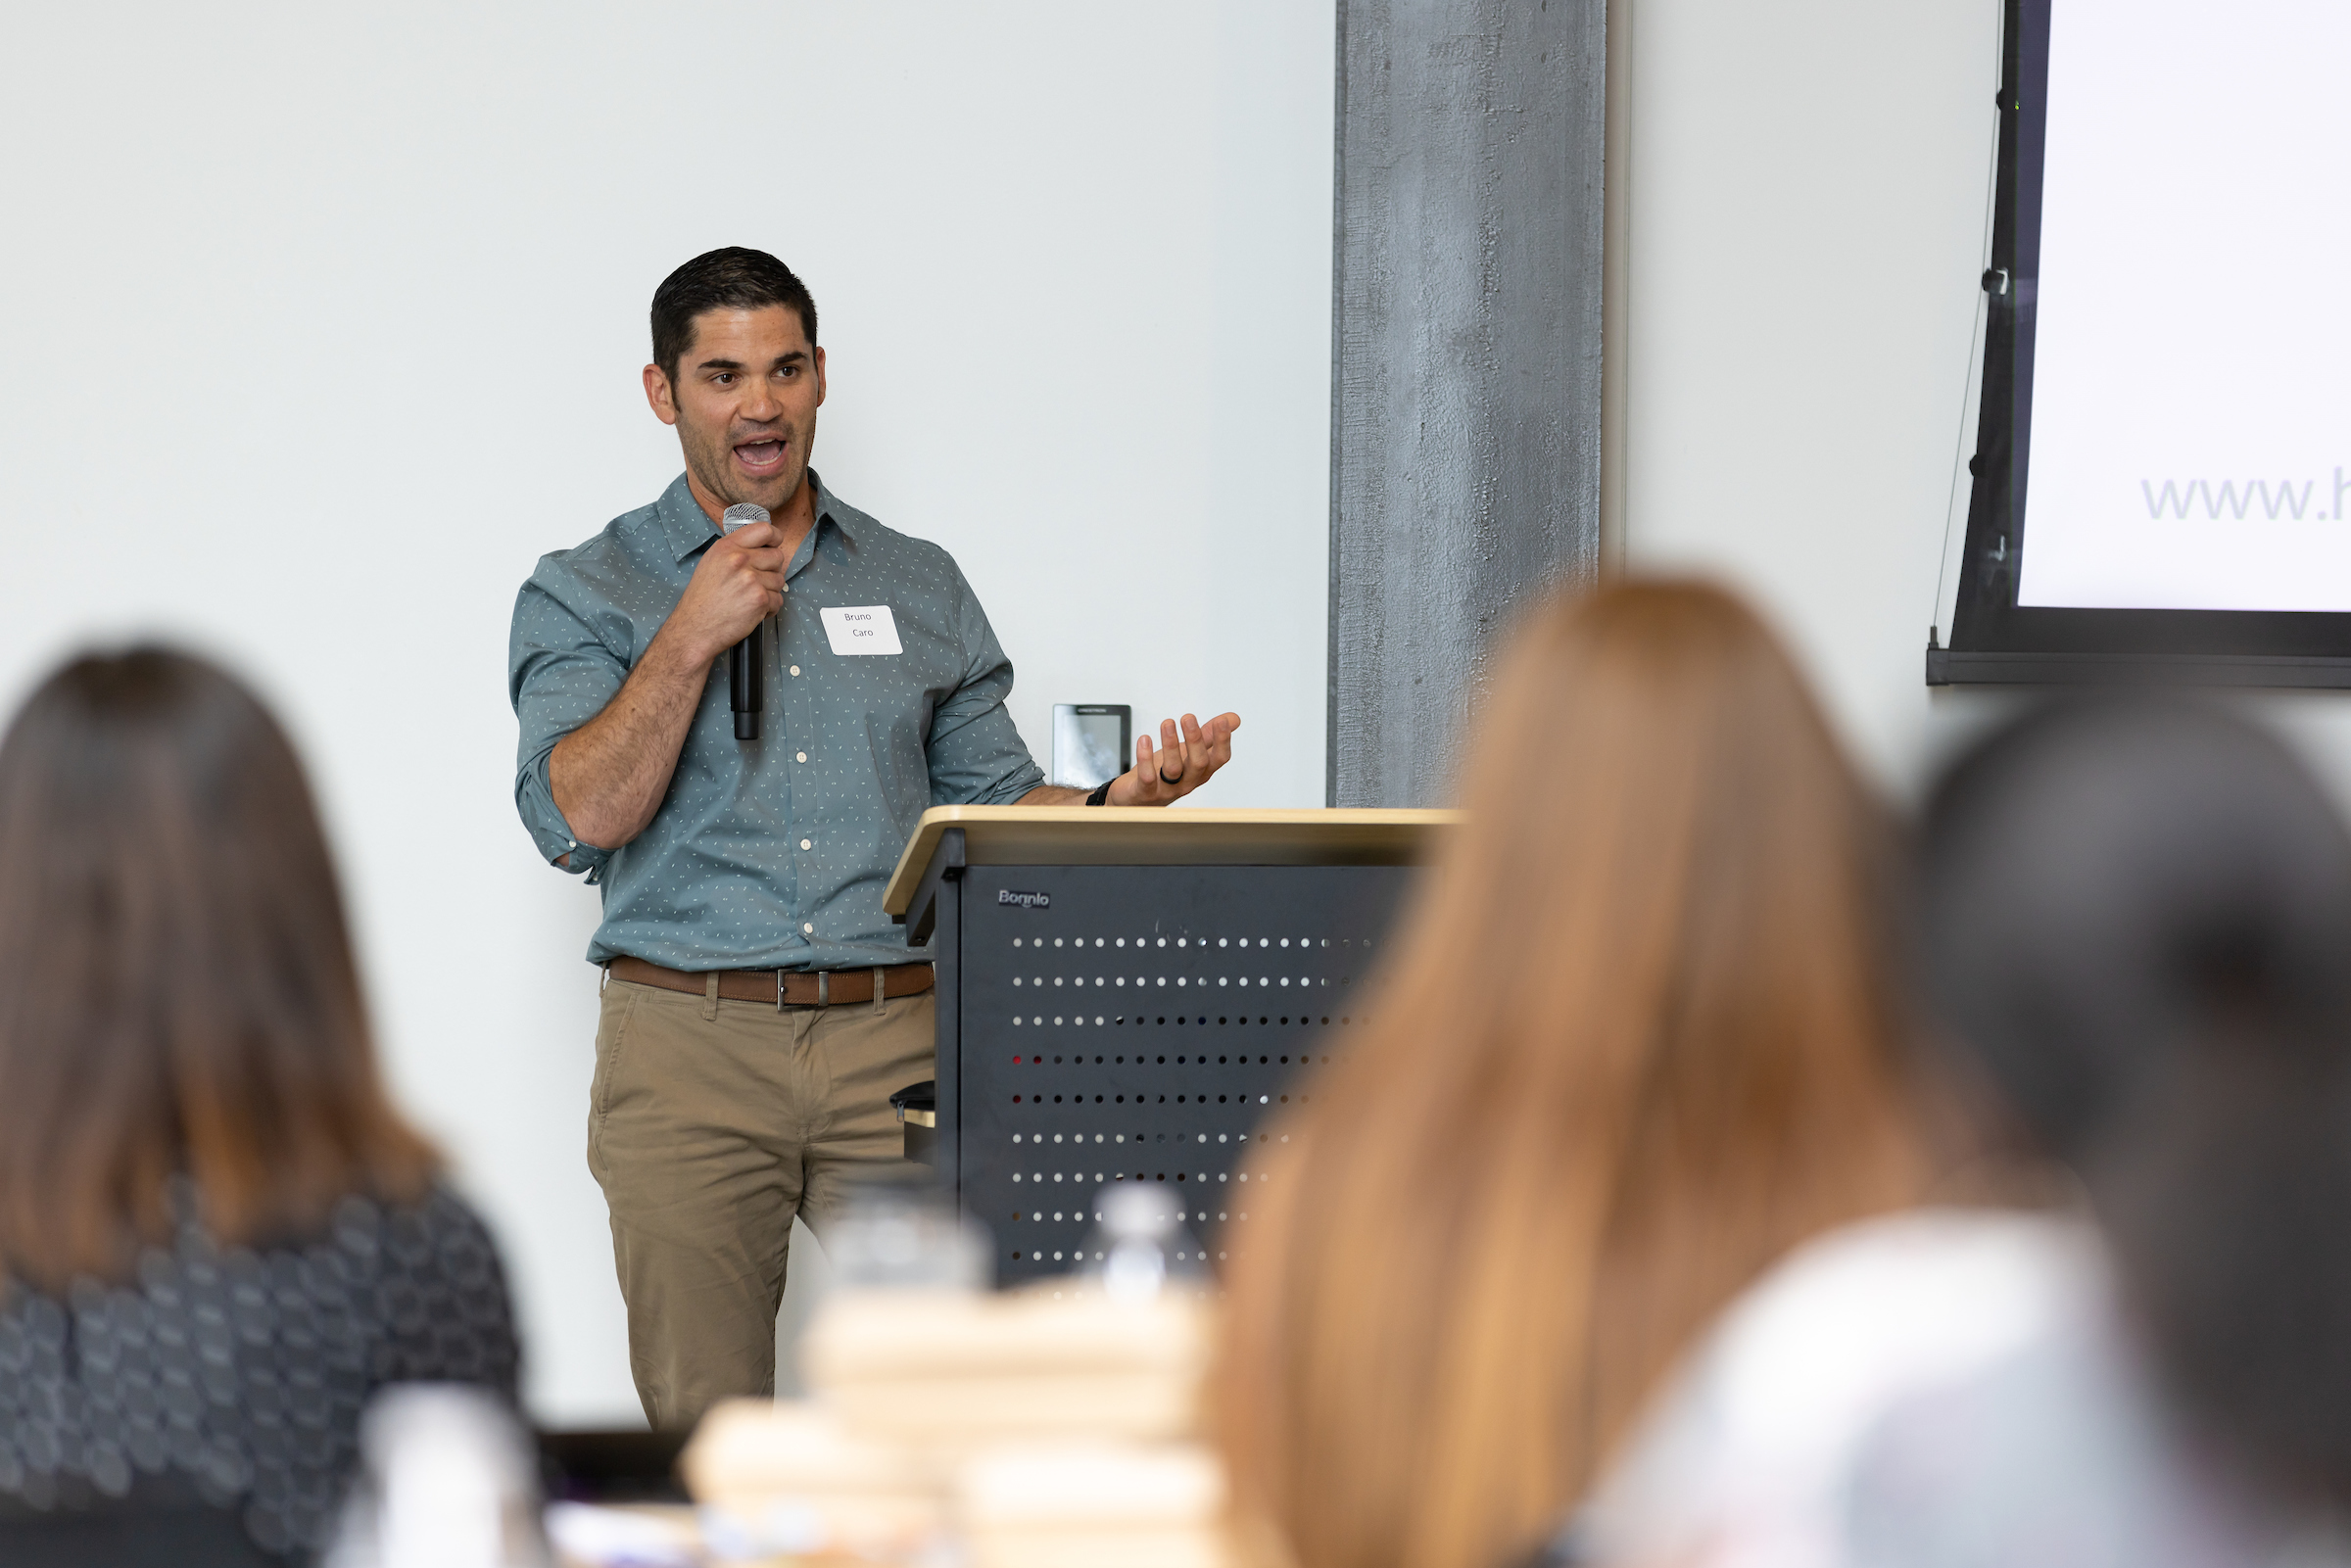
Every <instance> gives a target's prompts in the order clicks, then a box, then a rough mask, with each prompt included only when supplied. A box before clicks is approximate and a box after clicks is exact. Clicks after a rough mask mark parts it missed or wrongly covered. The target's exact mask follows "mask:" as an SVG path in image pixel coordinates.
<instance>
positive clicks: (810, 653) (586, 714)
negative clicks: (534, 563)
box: [506, 469, 1044, 970]
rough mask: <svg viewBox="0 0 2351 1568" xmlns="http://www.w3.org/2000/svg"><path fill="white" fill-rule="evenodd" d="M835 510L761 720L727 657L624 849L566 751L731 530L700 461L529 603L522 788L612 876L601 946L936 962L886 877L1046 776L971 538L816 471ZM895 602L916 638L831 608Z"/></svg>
mask: <svg viewBox="0 0 2351 1568" xmlns="http://www.w3.org/2000/svg"><path fill="white" fill-rule="evenodd" d="M808 483H809V484H811V485H813V486H814V487H815V488H816V526H815V527H814V528H812V529H811V530H809V533H808V537H807V538H806V539H805V540H803V541H801V543H800V547H799V550H798V551H797V553H795V554H794V555H793V556H792V564H791V566H790V568H789V569H788V570H787V573H786V581H787V583H788V584H789V587H788V588H787V589H786V592H785V599H784V608H783V610H782V611H781V612H780V613H779V614H778V615H776V616H775V617H773V618H771V619H770V621H769V623H768V627H769V635H768V637H767V640H766V648H767V660H768V662H767V709H766V717H765V722H764V723H763V724H762V726H761V732H760V738H758V739H756V740H737V739H736V738H735V720H734V715H733V713H732V711H731V710H730V709H729V707H728V705H727V677H726V670H725V661H724V660H723V659H722V660H718V661H714V662H713V664H712V666H711V679H710V681H709V683H708V685H707V686H706V687H705V688H704V689H703V691H702V705H701V707H700V708H699V709H698V710H697V711H696V714H695V716H694V723H693V726H692V727H691V728H690V729H689V730H688V731H687V734H686V744H685V746H684V748H683V749H682V750H680V752H679V753H678V767H677V771H676V773H675V774H673V775H672V776H671V778H670V782H669V792H668V793H667V794H666V795H664V796H663V797H662V800H661V808H660V810H659V811H657V812H656V813H655V814H654V816H653V820H652V822H651V823H650V824H649V825H648V827H647V828H646V830H645V832H642V833H640V834H638V836H637V837H635V838H634V839H632V840H630V841H629V842H628V843H626V844H624V845H622V846H621V847H620V848H618V849H614V850H610V851H606V850H602V849H598V848H595V847H593V846H591V845H588V844H583V843H580V842H578V841H577V840H576V837H575V835H574V834H573V833H572V832H571V830H570V828H569V827H568V826H567V825H566V824H565V823H564V821H563V814H562V813H561V812H559V811H557V810H556V809H555V799H554V794H553V792H552V789H551V788H550V787H549V784H548V757H549V755H550V754H551V753H552V752H553V750H554V748H555V742H556V741H558V740H560V739H562V738H563V736H567V735H569V734H570V733H571V732H572V731H574V730H576V729H578V728H579V727H580V726H581V725H583V724H586V723H587V722H588V721H589V720H590V719H593V718H595V717H596V716H597V715H598V714H599V713H601V712H602V711H603V709H604V704H605V703H607V702H609V701H611V700H612V696H613V693H614V692H616V691H618V690H619V689H620V687H621V683H622V682H623V681H625V680H627V679H628V674H629V670H630V668H631V666H633V665H634V664H635V663H636V661H637V658H638V655H639V654H641V653H643V652H644V651H645V648H646V645H647V644H648V642H650V641H652V640H653V634H654V633H655V632H657V631H659V630H660V629H661V624H662V622H664V621H665V620H667V619H668V618H669V612H670V611H671V610H672V609H673V608H675V607H676V605H677V602H678V597H679V595H680V594H684V593H685V592H686V583H687V580H688V579H689V578H691V577H692V576H693V575H694V570H695V567H696V566H697V565H698V564H699V563H700V560H701V554H702V551H703V549H704V548H705V547H707V546H708V545H709V543H710V542H711V541H712V540H714V539H716V538H717V537H718V528H717V525H715V524H714V523H712V522H711V521H710V518H709V516H708V514H707V513H705V512H704V511H703V510H702V508H701V507H700V505H699V504H697V503H696V500H695V499H694V494H693V492H692V491H690V490H689V489H688V488H687V485H686V476H685V475H683V474H680V475H679V476H678V478H677V480H676V482H675V483H673V484H672V485H671V486H670V487H669V489H668V490H666V491H664V492H663V493H662V495H661V499H659V500H657V501H655V502H653V503H652V504H651V505H650V506H643V507H640V508H638V509H637V510H636V511H633V512H630V513H628V514H627V515H625V516H622V517H616V518H614V519H613V520H612V522H611V523H610V524H608V525H607V526H606V527H605V529H604V531H603V532H602V533H600V534H599V535H597V536H596V537H595V538H594V539H592V540H590V541H588V542H587V543H586V544H584V545H581V546H578V547H577V548H574V549H564V550H556V551H555V552H554V553H552V554H551V555H543V556H541V557H540V560H539V566H538V569H537V570H536V571H534V572H532V573H531V576H530V581H528V582H526V583H524V584H523V585H522V592H521V594H519V595H518V596H517V597H516V598H515V601H514V627H513V632H512V636H511V638H510V640H509V641H508V644H507V652H506V682H507V691H508V694H509V695H510V696H511V697H512V698H513V702H514V716H515V718H516V719H518V720H519V721H520V722H521V725H522V741H521V745H520V748H519V750H518V751H517V754H516V761H515V771H514V804H515V807H516V808H517V809H518V810H519V811H520V812H521V813H522V821H523V826H524V827H526V828H528V829H530V831H531V836H532V837H533V838H534V839H536V840H537V841H538V844H539V852H540V853H541V854H542V855H544V856H545V857H546V858H547V859H548V860H549V861H550V862H551V863H552V862H556V861H559V860H561V859H562V858H563V857H564V856H566V855H568V856H569V857H570V869H571V870H572V871H575V872H585V873H587V874H588V879H589V880H590V881H592V882H598V883H600V884H601V887H602V890H603V898H604V920H603V924H602V925H601V926H600V927H598V929H597V933H596V938H595V940H594V941H592V942H590V943H589V944H588V961H589V962H590V963H592V964H601V963H603V962H605V961H606V960H608V959H612V958H617V957H619V956H621V955H623V954H627V955H630V956H633V957H636V958H641V959H646V960H648V961H649V962H651V963H655V964H666V965H668V966H669V967H670V968H672V969H681V970H712V969H794V970H819V969H856V968H862V967H865V966H869V965H874V964H903V963H905V962H907V960H908V959H909V957H913V958H925V957H928V956H929V951H928V950H927V949H924V950H919V951H916V952H914V953H912V954H909V952H908V950H907V947H906V938H905V932H904V929H903V928H902V927H897V926H894V925H892V924H891V923H890V920H889V917H888V916H887V915H885V914H883V913H882V889H883V886H884V884H885V883H887V882H888V879H889V874H890V872H891V870H892V869H894V868H895V867H896V865H897V861H898V855H899V854H900V852H901V851H903V850H904V848H905V846H906V840H907V839H908V838H909V837H910V836H912V834H913V832H914V826H915V822H916V820H917V819H919V818H920V817H921V816H922V814H923V812H924V811H925V810H926V809H928V808H929V807H931V806H933V805H948V804H961V805H987V806H995V805H1005V804H1009V803H1010V802H1012V801H1015V800H1018V799H1020V798H1021V796H1023V795H1025V794H1027V793H1028V792H1029V791H1030V790H1032V789H1033V788H1035V787H1036V786H1037V785H1038V784H1042V783H1044V775H1043V774H1042V773H1041V772H1039V771H1038V769H1037V766H1036V763H1035V762H1034V761H1033V760H1032V758H1031V757H1030V755H1029V748H1028V747H1027V746H1026V745H1024V744H1022V742H1021V736H1020V732H1019V731H1018V730H1016V729H1014V728H1013V723H1012V716H1011V715H1010V714H1009V713H1007V712H1006V711H1005V710H1004V698H1005V696H1006V695H1007V694H1008V693H1009V692H1010V691H1011V690H1012V662H1011V660H1009V659H1007V658H1005V656H1004V650H1003V648H1002V647H1000V646H998V645H997V642H996V634H995V633H994V631H993V630H992V629H990V628H989V626H988V624H987V616H986V615H985V614H984V612H983V611H982V610H981V608H980V601H979V600H978V599H977V598H976V597H974V596H973V594H972V587H971V585H970V584H969V583H967V582H965V581H964V577H963V573H962V571H961V570H960V569H959V568H958V567H957V566H956V564H955V561H954V557H952V556H950V555H949V554H948V553H947V552H946V551H945V550H943V549H941V548H939V547H938V546H936V545H933V544H930V543H927V542H926V541H923V540H919V539H909V538H907V537H906V536H905V535H904V534H900V533H896V532H894V531H892V530H890V529H888V528H885V527H883V526H882V525H881V524H880V523H878V522H876V521H874V519H873V518H871V517H868V516H867V515H866V514H865V513H863V512H861V511H859V510H857V509H856V508H855V507H853V506H848V505H844V504H843V503H842V502H841V500H840V498H839V497H837V496H835V495H833V493H832V492H831V491H829V490H827V489H826V488H825V486H824V482H823V481H822V480H820V479H818V478H817V476H816V473H815V471H814V470H813V469H812V470H810V472H809V475H808ZM874 605H888V607H889V610H890V617H891V619H893V620H894V621H895V622H896V626H897V635H898V641H899V643H900V645H901V646H902V647H903V648H904V650H905V651H903V652H902V653H896V654H862V653H860V654H839V653H836V652H834V651H833V643H832V640H831V638H830V637H829V636H828V634H827V631H826V628H825V627H824V625H823V624H821V617H820V614H819V612H820V611H822V610H825V609H846V608H863V607H869V606H874Z"/></svg>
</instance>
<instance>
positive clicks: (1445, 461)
mask: <svg viewBox="0 0 2351 1568" xmlns="http://www.w3.org/2000/svg"><path fill="white" fill-rule="evenodd" d="M1338 39H1339V47H1338V167H1337V187H1338V196H1337V213H1336V229H1337V232H1336V243H1335V262H1334V264H1335V268H1336V275H1335V278H1334V288H1333V311H1334V320H1333V322H1332V364H1331V452H1330V461H1331V487H1330V766H1329V800H1330V803H1331V804H1332V805H1334V806H1421V805H1434V804H1439V803H1440V802H1441V799H1442V796H1443V794H1444V791H1445V790H1446V788H1447V787H1448V784H1449V781H1450V779H1451V775H1452V767H1453V749H1454V746H1455V744H1456V743H1457V740H1458V738H1459V735H1460V731H1461V721H1462V718H1463V714H1464V712H1465V711H1466V709H1467V706H1468V704H1469V702H1470V701H1471V700H1472V699H1473V697H1474V696H1475V695H1476V693H1477V692H1478V691H1479V690H1480V689H1482V687H1483V685H1484V683H1485V680H1486V677H1487V663H1488V657H1489V653H1490V648H1491V641H1492V639H1493V637H1494V635H1495V634H1496V633H1497V632H1498V631H1501V630H1504V629H1507V627H1508V626H1509V625H1510V623H1511V615H1512V613H1513V611H1514V610H1515V609H1516V608H1517V607H1518V606H1519V605H1520V603H1521V602H1522V601H1523V600H1524V599H1526V597H1527V596H1528V595H1529V594H1535V593H1539V592H1541V591H1542V590H1543V589H1544V588H1546V587H1548V586H1549V585H1551V584H1553V583H1555V582H1559V581H1562V580H1570V579H1578V580H1580V579H1588V578H1590V577H1591V576H1592V575H1593V574H1594V573H1595V572H1596V571H1597V569H1598V566H1599V559H1600V451H1601V446H1600V433H1601V412H1600V410H1601V230H1602V215H1603V187H1602V170H1603V158H1604V152H1605V132H1606V115H1605V98H1606V93H1605V89H1604V83H1605V80H1606V74H1607V22H1606V0H1339V15H1338Z"/></svg>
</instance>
